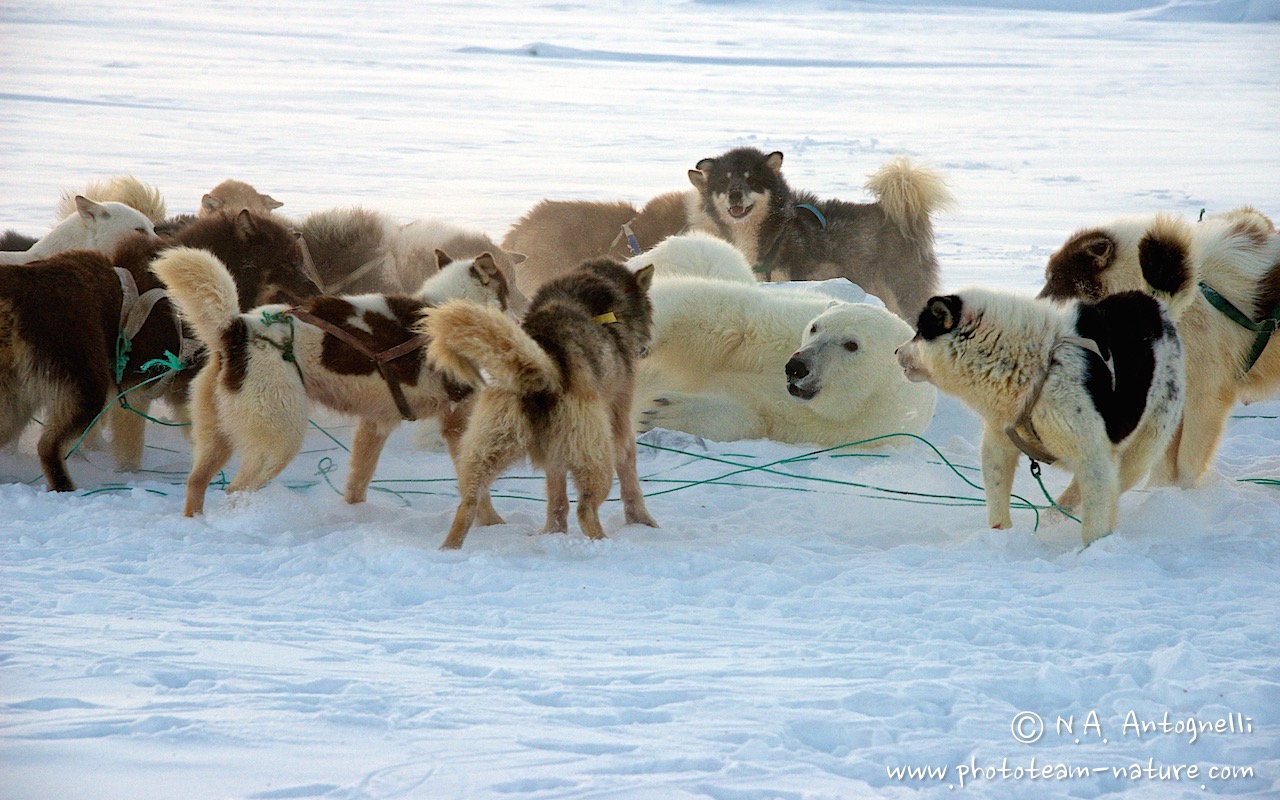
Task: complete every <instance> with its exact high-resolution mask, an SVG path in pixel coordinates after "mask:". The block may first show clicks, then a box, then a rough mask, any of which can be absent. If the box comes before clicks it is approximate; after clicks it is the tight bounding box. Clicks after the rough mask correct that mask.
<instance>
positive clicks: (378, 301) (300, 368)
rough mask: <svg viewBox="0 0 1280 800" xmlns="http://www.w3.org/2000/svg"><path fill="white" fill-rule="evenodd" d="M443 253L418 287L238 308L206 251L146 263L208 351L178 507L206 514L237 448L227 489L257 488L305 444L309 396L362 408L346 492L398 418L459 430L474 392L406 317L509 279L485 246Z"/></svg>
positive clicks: (500, 289) (357, 411)
mask: <svg viewBox="0 0 1280 800" xmlns="http://www.w3.org/2000/svg"><path fill="white" fill-rule="evenodd" d="M441 262H442V263H443V264H444V265H445V268H444V269H442V270H441V271H440V272H438V273H437V274H436V275H435V276H434V277H432V278H431V279H430V280H428V281H427V282H426V283H425V284H423V286H422V288H421V289H420V290H419V292H418V293H417V294H416V295H413V296H409V295H380V294H370V295H350V296H335V295H317V296H313V297H311V298H309V299H307V300H305V301H304V302H302V303H300V304H298V305H297V306H293V307H290V306H288V305H284V304H276V305H267V306H259V307H257V308H254V309H251V310H250V311H248V312H245V313H241V311H240V305H239V301H238V298H237V287H236V284H235V281H234V280H233V278H232V276H231V273H230V272H228V271H227V269H226V267H224V266H223V264H222V262H220V261H219V260H218V259H217V258H215V257H213V256H212V255H211V254H209V253H207V252H205V251H203V250H195V249H189V248H175V249H173V250H169V251H166V253H165V254H164V255H163V256H162V257H161V258H160V259H159V260H157V261H156V263H155V265H154V266H153V267H152V269H153V270H154V271H155V273H156V274H157V275H159V276H160V278H161V279H162V280H163V281H164V282H165V285H167V286H168V287H169V291H170V292H171V293H172V296H173V299H174V302H175V303H176V305H177V306H178V309H179V312H180V313H181V315H182V317H183V319H185V320H186V321H187V322H188V323H189V324H190V325H191V327H192V328H193V329H194V330H195V332H196V336H197V337H198V338H199V339H200V341H201V342H203V343H204V345H205V347H206V348H208V350H209V352H210V357H209V361H208V363H207V364H206V365H205V366H204V368H203V369H201V370H200V374H199V375H197V376H196V379H195V382H194V385H193V386H192V395H193V397H192V428H193V430H192V437H193V439H194V442H195V448H194V449H195V453H194V464H193V466H192V468H191V474H190V476H189V478H188V480H187V501H186V507H185V509H184V514H185V515H186V516H193V515H195V514H200V513H203V511H204V498H205V492H206V490H207V489H208V486H209V481H210V480H212V478H213V477H214V476H215V475H216V474H217V473H218V471H219V470H221V469H222V468H223V467H224V466H225V465H226V463H227V462H228V461H229V460H230V458H231V456H232V455H233V454H234V453H237V452H238V453H240V455H241V465H240V469H239V471H238V472H237V473H236V476H235V478H234V479H233V480H232V481H231V484H230V485H229V486H228V487H227V491H228V492H239V491H256V490H258V489H260V488H262V487H263V486H264V485H266V483H267V482H268V481H270V480H271V479H272V478H274V477H275V476H276V475H278V474H279V473H280V471H281V470H282V469H284V467H285V466H286V465H287V464H288V463H289V462H290V461H292V460H293V458H294V456H296V455H297V453H298V450H299V449H300V448H301V446H302V441H303V438H304V436H305V434H306V425H307V412H308V408H309V405H310V403H311V402H316V403H319V404H321V405H323V406H326V407H327V408H330V409H332V410H334V411H337V412H339V413H343V414H350V415H353V416H355V417H357V418H358V419H359V424H358V426H357V428H356V434H355V441H354V445H353V447H352V453H351V470H350V474H349V475H348V477H347V485H346V492H345V498H346V501H347V502H348V503H360V502H363V501H364V500H365V497H366V495H367V492H368V488H369V482H370V481H371V480H372V478H373V473H374V470H375V468H376V467H377V464H378V457H379V455H380V454H381V453H382V448H383V445H384V444H385V443H386V440H387V437H388V436H390V434H391V432H392V431H393V430H394V429H395V428H396V426H397V425H399V423H400V422H401V420H402V419H415V418H417V417H423V416H428V415H431V416H439V417H440V418H441V419H442V429H443V432H444V434H445V437H446V439H448V440H449V441H450V442H451V443H452V442H453V441H454V440H456V438H457V436H458V434H459V433H460V431H461V430H462V427H463V425H464V424H465V419H466V411H467V409H468V407H469V404H468V403H465V402H463V401H464V400H466V398H467V395H468V394H469V393H470V391H469V389H468V388H467V387H464V386H461V385H457V384H453V383H451V382H450V381H449V380H448V379H446V378H445V377H444V376H443V375H442V374H441V373H439V372H438V371H436V370H435V369H433V368H432V367H431V365H430V364H429V363H428V361H427V359H426V356H425V352H424V349H423V347H422V345H423V344H425V342H424V341H423V340H422V339H420V338H419V337H418V336H417V334H416V333H415V332H414V331H413V327H414V325H415V323H416V322H417V320H418V317H419V316H420V315H421V314H422V312H423V311H424V310H425V309H427V308H430V307H431V306H433V305H435V304H437V303H439V302H441V301H443V300H445V299H446V298H459V297H461V298H467V299H470V300H472V301H473V302H476V303H484V304H486V305H492V306H497V307H499V309H500V308H501V306H502V299H503V298H504V297H505V295H506V283H505V279H504V278H503V276H502V273H501V272H500V271H499V270H498V268H497V266H496V265H495V264H494V261H493V258H492V257H491V256H489V255H487V254H481V255H479V256H477V257H476V258H475V259H471V260H466V261H458V262H454V263H452V264H450V263H449V261H448V257H447V256H444V255H443V254H441ZM482 307H485V306H482ZM497 313H501V310H498V312H497ZM482 499H485V498H482Z"/></svg>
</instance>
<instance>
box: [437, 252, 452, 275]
mask: <svg viewBox="0 0 1280 800" xmlns="http://www.w3.org/2000/svg"><path fill="white" fill-rule="evenodd" d="M452 263H453V259H452V258H449V254H448V253H446V252H445V251H443V250H441V249H440V248H438V247H437V248H436V270H437V271H439V272H443V271H444V268H445V267H447V266H449V265H450V264H452Z"/></svg>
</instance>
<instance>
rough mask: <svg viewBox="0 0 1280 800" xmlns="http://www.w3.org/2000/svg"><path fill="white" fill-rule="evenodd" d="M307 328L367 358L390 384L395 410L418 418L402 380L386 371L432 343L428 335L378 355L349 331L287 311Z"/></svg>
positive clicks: (306, 313)
mask: <svg viewBox="0 0 1280 800" xmlns="http://www.w3.org/2000/svg"><path fill="white" fill-rule="evenodd" d="M284 313H285V314H288V315H289V316H291V317H294V318H296V319H298V320H301V321H302V322H305V323H307V324H308V325H314V326H315V327H317V328H319V329H320V330H322V331H324V332H325V333H327V334H329V335H330V336H332V337H334V338H335V339H337V340H338V341H340V342H342V343H344V344H346V345H347V346H348V347H351V348H352V349H354V350H355V351H356V352H357V353H360V354H361V355H363V356H365V357H366V358H368V359H369V360H370V361H372V362H373V365H374V367H376V368H377V370H378V374H379V375H381V376H382V380H383V381H384V382H385V383H386V384H387V388H388V389H389V390H390V391H391V399H392V400H394V401H395V404H396V410H397V411H399V412H400V418H401V419H403V420H404V421H406V422H414V421H415V420H417V419H418V417H417V415H415V414H414V413H413V410H412V409H410V408H409V401H408V400H407V399H405V396H404V389H402V388H401V386H400V381H398V380H396V376H395V375H392V374H391V373H390V372H389V371H388V370H387V362H388V361H391V360H392V359H396V358H399V357H400V356H403V355H405V354H407V353H412V352H413V351H414V350H417V349H418V348H419V347H422V346H423V345H424V344H426V343H427V342H429V341H430V339H429V338H427V337H426V336H415V337H413V338H412V339H410V340H408V341H406V342H403V343H401V344H398V345H396V346H395V347H392V348H389V349H387V350H383V351H382V352H381V353H375V352H373V351H372V350H370V349H369V348H368V347H367V346H366V345H365V343H364V342H362V341H360V340H359V339H357V338H356V337H354V336H352V335H351V334H350V333H348V332H347V331H344V330H343V329H342V328H339V327H338V326H337V325H334V324H333V323H332V322H330V321H329V320H327V319H322V318H321V317H317V316H316V315H315V314H312V313H311V312H309V311H303V310H302V309H301V308H297V307H294V308H291V309H289V310H288V311H285V312H284Z"/></svg>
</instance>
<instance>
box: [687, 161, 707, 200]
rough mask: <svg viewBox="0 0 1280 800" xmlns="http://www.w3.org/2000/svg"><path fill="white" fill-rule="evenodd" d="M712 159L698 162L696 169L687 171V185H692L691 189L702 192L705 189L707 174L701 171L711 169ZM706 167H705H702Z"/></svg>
mask: <svg viewBox="0 0 1280 800" xmlns="http://www.w3.org/2000/svg"><path fill="white" fill-rule="evenodd" d="M711 163H712V159H710V158H704V159H702V160H701V161H699V162H698V168H697V169H691V170H689V183H692V184H693V188H695V189H697V190H698V191H700V192H701V191H704V190H705V189H706V188H707V173H706V172H704V171H703V170H707V169H710V168H711ZM703 165H706V166H703Z"/></svg>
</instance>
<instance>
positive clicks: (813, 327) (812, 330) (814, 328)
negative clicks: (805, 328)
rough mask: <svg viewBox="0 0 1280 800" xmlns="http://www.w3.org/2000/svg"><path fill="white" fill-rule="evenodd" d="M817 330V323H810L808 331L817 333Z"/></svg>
mask: <svg viewBox="0 0 1280 800" xmlns="http://www.w3.org/2000/svg"><path fill="white" fill-rule="evenodd" d="M817 332H818V326H817V325H810V326H809V333H817Z"/></svg>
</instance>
